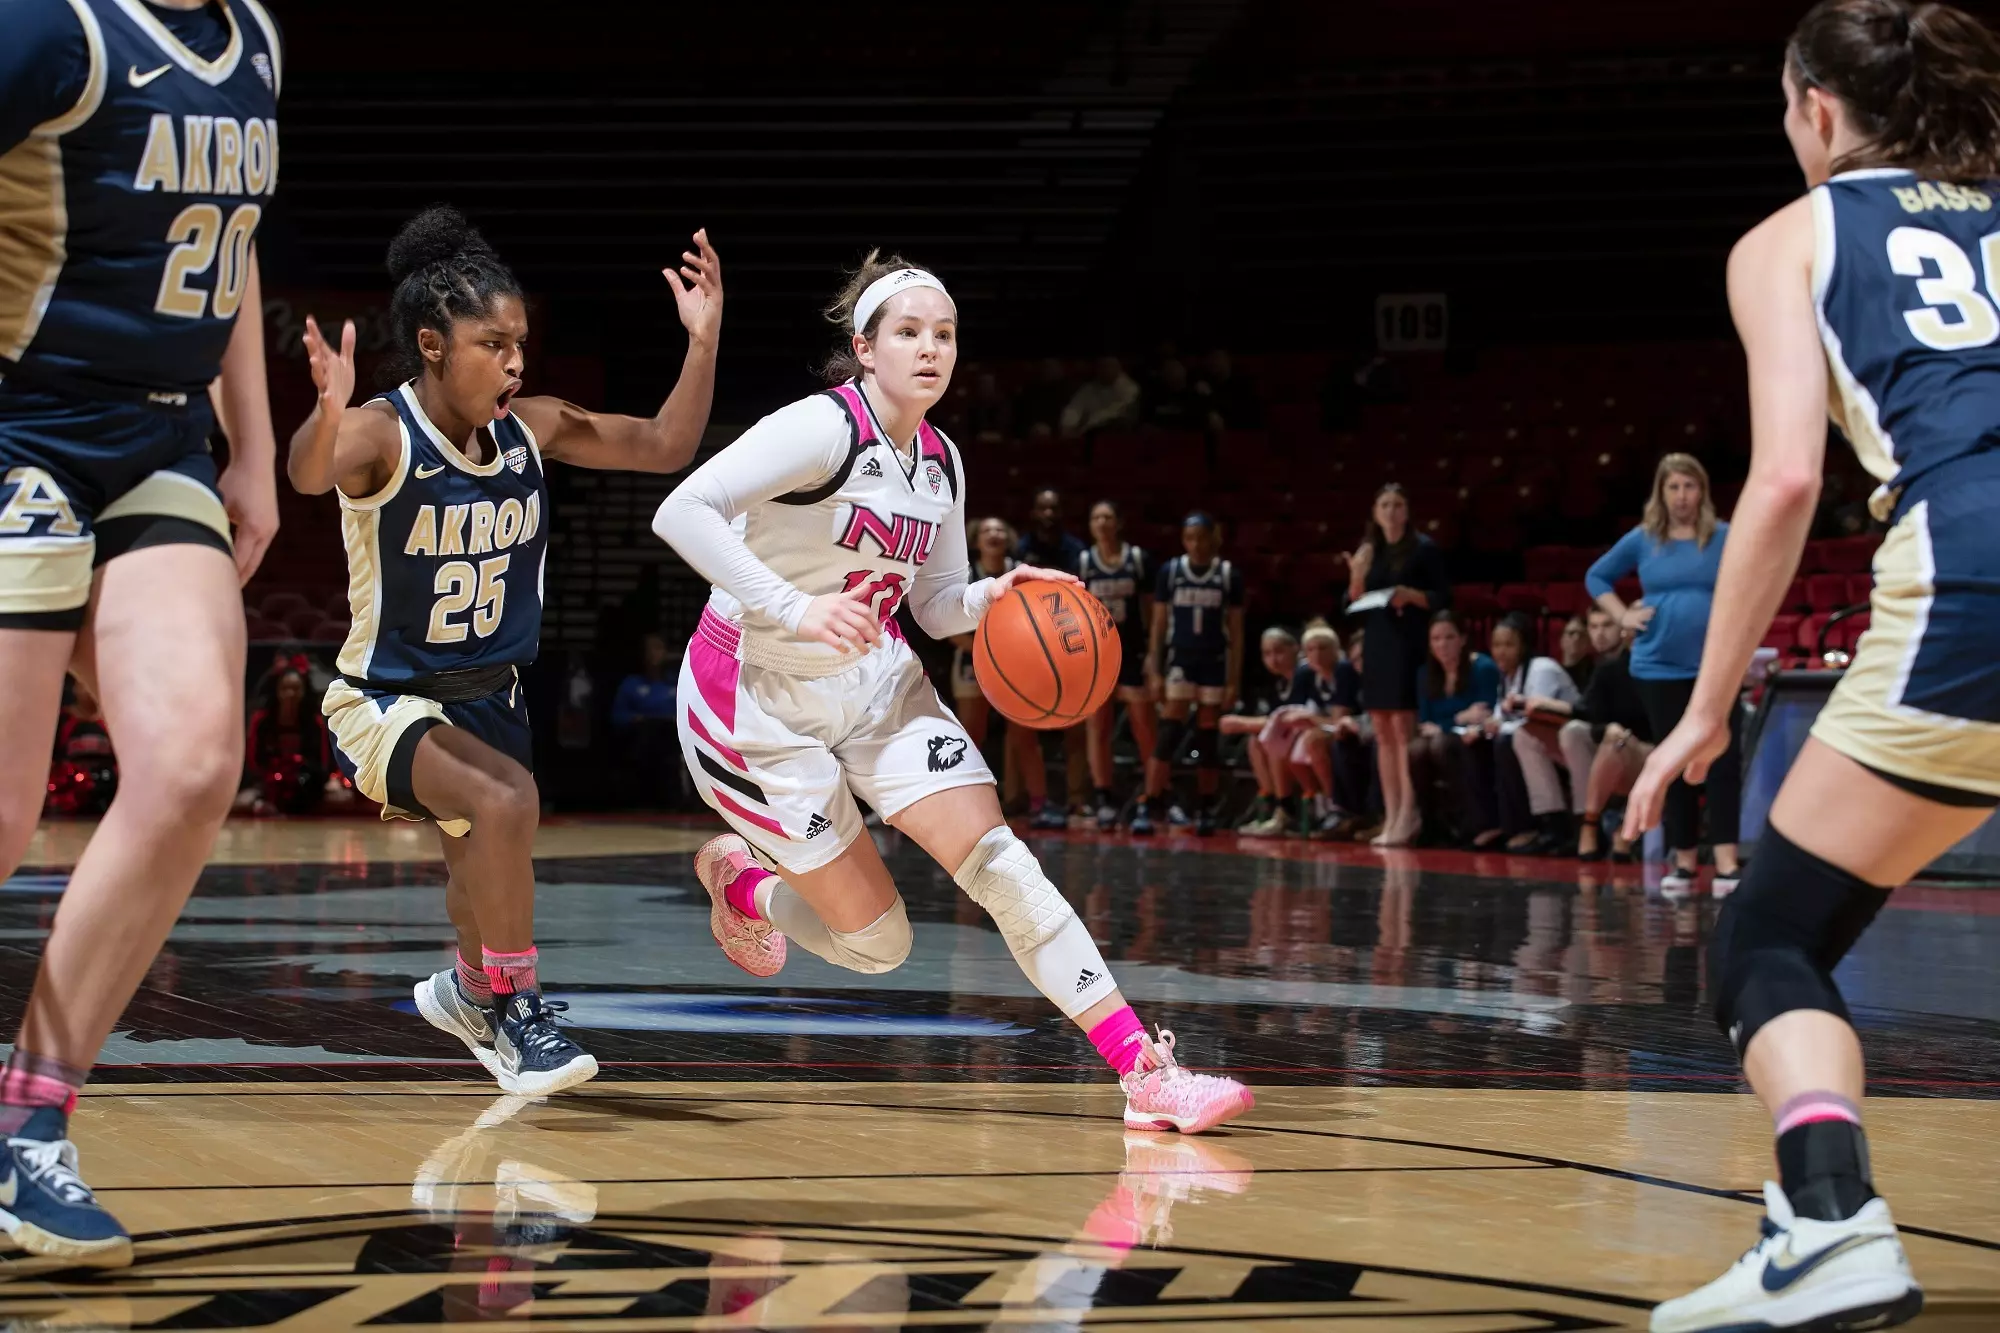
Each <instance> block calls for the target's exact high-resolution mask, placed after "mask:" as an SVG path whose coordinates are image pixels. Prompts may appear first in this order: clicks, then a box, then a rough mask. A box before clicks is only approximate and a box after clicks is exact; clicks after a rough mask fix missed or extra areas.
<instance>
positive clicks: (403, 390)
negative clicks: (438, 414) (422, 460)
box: [396, 381, 507, 477]
mask: <svg viewBox="0 0 2000 1333" xmlns="http://www.w3.org/2000/svg"><path fill="white" fill-rule="evenodd" d="M411 383H415V381H411ZM396 392H397V393H400V394H401V395H403V401H404V402H406V403H408V404H409V405H410V415H411V416H413V417H415V418H416V419H417V424H418V425H419V426H422V427H423V428H424V435H425V437H426V438H427V439H429V440H430V442H431V443H432V444H434V445H436V446H437V448H438V452H439V453H441V454H443V455H444V461H445V462H447V463H449V464H451V465H452V466H453V467H455V468H457V469H458V470H459V471H460V472H470V473H471V474H472V475H473V476H475V477H492V476H497V475H498V474H499V472H500V468H501V466H502V465H503V464H504V463H505V462H506V458H505V454H506V452H507V451H506V450H505V449H503V448H501V446H500V433H499V432H498V431H496V430H495V429H493V427H492V426H490V425H489V426H487V427H486V442H487V443H488V444H491V445H492V446H493V457H492V458H491V459H490V460H489V461H487V462H485V463H475V462H473V461H472V460H471V459H470V458H467V457H466V456H465V455H464V454H463V453H461V452H460V451H459V448H458V446H457V445H455V444H453V443H452V442H451V441H450V440H447V439H446V438H445V437H444V432H443V431H441V430H439V429H438V428H437V427H436V426H434V425H432V424H431V419H430V418H429V417H427V416H425V415H424V406H423V404H422V403H419V402H418V401H417V391H416V390H415V389H413V388H411V387H410V384H404V385H402V386H400V387H399V388H397V390H396ZM478 433H479V432H478V431H474V432H473V434H474V435H477V434H478Z"/></svg>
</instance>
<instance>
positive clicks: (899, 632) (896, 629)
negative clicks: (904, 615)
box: [882, 616, 909, 643]
mask: <svg viewBox="0 0 2000 1333" xmlns="http://www.w3.org/2000/svg"><path fill="white" fill-rule="evenodd" d="M882 632H883V633H884V634H886V635H888V636H889V637H890V638H892V639H894V640H895V641H896V642H898V643H908V642H909V640H908V639H906V638H904V637H903V626H902V624H901V622H899V621H898V620H897V619H896V617H894V616H890V617H889V618H888V619H887V620H885V621H883V622H882Z"/></svg>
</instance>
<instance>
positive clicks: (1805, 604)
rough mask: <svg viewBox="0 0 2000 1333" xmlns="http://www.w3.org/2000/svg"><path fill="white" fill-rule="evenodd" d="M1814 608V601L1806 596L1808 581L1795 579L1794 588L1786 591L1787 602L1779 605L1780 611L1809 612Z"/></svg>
mask: <svg viewBox="0 0 2000 1333" xmlns="http://www.w3.org/2000/svg"><path fill="white" fill-rule="evenodd" d="M1811 607H1812V599H1811V598H1809V597H1807V596H1806V581H1805V580H1804V579H1793V580H1792V586H1791V587H1790V588H1788V589H1786V590H1785V600H1784V601H1782V602H1780V603H1778V609H1779V610H1780V611H1799V612H1803V611H1807V610H1809V609H1811Z"/></svg>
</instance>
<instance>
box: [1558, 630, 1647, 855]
mask: <svg viewBox="0 0 2000 1333" xmlns="http://www.w3.org/2000/svg"><path fill="white" fill-rule="evenodd" d="M1598 614H1602V613H1601V612H1600V613H1598ZM1607 623H1608V630H1609V633H1608V634H1607V633H1606V632H1605V630H1604V629H1601V628H1600V624H1607ZM1591 630H1592V633H1591V641H1592V642H1593V643H1594V644H1597V645H1598V646H1599V647H1600V648H1604V652H1603V655H1602V656H1600V657H1599V658H1598V662H1597V669H1596V670H1595V671H1593V672H1592V673H1591V676H1590V688H1589V689H1587V690H1585V691H1584V694H1583V702H1582V703H1580V704H1578V705H1577V706H1576V708H1575V709H1574V710H1572V711H1573V712H1574V713H1575V714H1576V716H1575V717H1574V718H1572V719H1571V720H1570V721H1568V722H1565V723H1564V724H1563V729H1562V750H1563V757H1564V760H1565V762H1567V763H1568V765H1569V780H1570V783H1571V785H1572V786H1576V787H1581V788H1583V790H1584V795H1583V798H1582V800H1581V802H1580V803H1579V808H1580V809H1581V810H1582V812H1583V815H1582V821H1581V823H1580V824H1579V826H1578V828H1577V835H1576V836H1577V842H1576V854H1577V857H1578V858H1579V859H1581V860H1585V861H1596V860H1598V859H1600V858H1602V857H1603V856H1604V846H1603V842H1602V834H1603V823H1604V811H1605V807H1607V806H1608V805H1610V803H1611V798H1612V797H1614V796H1622V795H1624V794H1625V793H1626V792H1628V791H1631V790H1632V784H1633V783H1634V782H1636V781H1638V778H1639V771H1640V770H1641V769H1643V768H1644V767H1645V766H1646V756H1647V755H1649V754H1651V753H1652V752H1653V743H1654V742H1655V741H1656V740H1658V739H1659V738H1658V737H1657V736H1656V735H1655V734H1654V732H1653V729H1652V719H1651V717H1650V716H1649V715H1648V714H1647V712H1646V700H1645V696H1644V695H1642V694H1641V693H1640V692H1639V687H1638V686H1637V685H1635V684H1633V681H1632V658H1631V654H1630V652H1628V651H1627V644H1628V637H1629V636H1627V635H1626V634H1625V633H1624V632H1623V631H1621V630H1619V629H1618V627H1617V622H1615V621H1611V620H1610V618H1609V617H1608V616H1606V617H1605V622H1599V621H1598V620H1597V619H1596V617H1595V616H1593V617H1592V621H1591ZM1607 638H1608V639H1609V640H1611V643H1610V646H1609V647H1605V640H1606V639H1607ZM1611 859H1612V860H1613V861H1614V862H1618V863H1621V864H1622V863H1624V862H1627V861H1630V860H1631V859H1632V844H1631V843H1629V842H1627V841H1626V840H1625V839H1624V838H1622V837H1618V836H1615V835H1614V836H1613V838H1612V840H1611Z"/></svg>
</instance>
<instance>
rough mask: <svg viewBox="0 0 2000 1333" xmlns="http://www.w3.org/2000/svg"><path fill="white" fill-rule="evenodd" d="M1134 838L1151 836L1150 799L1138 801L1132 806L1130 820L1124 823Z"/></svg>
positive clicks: (1151, 808) (1151, 815) (1151, 814)
mask: <svg viewBox="0 0 2000 1333" xmlns="http://www.w3.org/2000/svg"><path fill="white" fill-rule="evenodd" d="M1126 827H1127V828H1128V829H1130V830H1131V831H1132V836H1134V837H1136V838H1146V837H1151V836H1152V832H1153V806H1152V803H1151V802H1150V801H1143V800H1142V801H1140V802H1139V803H1138V804H1137V805H1135V806H1133V807H1132V822H1131V823H1130V824H1128V825H1126Z"/></svg>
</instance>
